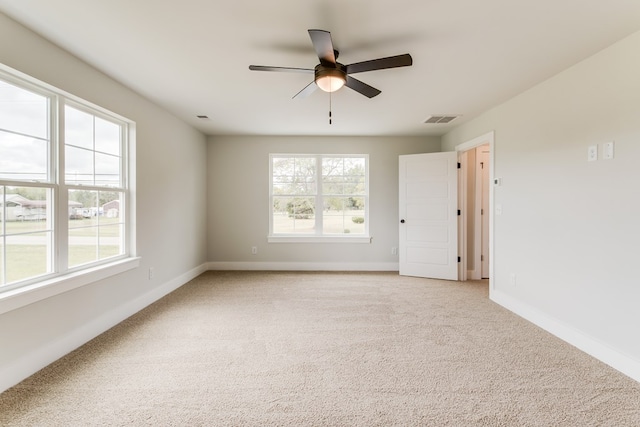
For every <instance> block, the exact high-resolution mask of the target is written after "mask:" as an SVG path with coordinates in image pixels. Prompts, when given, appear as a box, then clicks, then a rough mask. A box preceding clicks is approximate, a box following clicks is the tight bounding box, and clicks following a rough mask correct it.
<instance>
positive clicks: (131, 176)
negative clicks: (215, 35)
mask: <svg viewBox="0 0 640 427" xmlns="http://www.w3.org/2000/svg"><path fill="white" fill-rule="evenodd" d="M0 79H2V80H3V81H6V82H7V83H9V84H11V85H14V86H17V87H20V88H22V89H24V90H27V91H30V92H34V93H36V94H38V95H42V96H45V97H47V98H48V99H49V105H48V111H47V114H48V117H47V120H48V126H49V135H48V146H47V150H48V160H47V161H48V163H47V166H48V171H47V179H46V180H44V181H39V180H27V179H24V180H10V179H0V185H4V186H18V187H45V188H49V189H50V191H51V203H48V204H47V205H48V206H47V211H48V215H50V216H49V218H50V219H49V221H50V223H51V230H52V231H51V233H52V238H51V240H52V247H51V248H48V250H49V251H50V252H52V254H53V258H54V259H53V265H52V268H51V271H50V272H47V273H45V274H42V275H38V276H34V277H30V278H27V279H25V280H19V281H16V282H14V283H11V284H4V285H2V286H0V314H2V313H6V312H8V311H11V310H14V309H17V308H19V307H22V306H24V305H27V304H31V303H33V302H37V301H40V300H42V299H45V298H49V297H51V296H54V295H57V294H59V293H62V292H67V291H69V290H71V289H75V288H78V287H80V286H84V285H87V284H90V283H93V282H95V281H96V280H101V279H104V278H107V277H110V276H112V275H115V274H120V273H122V272H124V271H127V270H131V269H133V268H137V267H138V266H139V265H140V258H139V257H138V256H136V233H135V220H134V219H135V197H134V194H135V142H136V139H135V133H136V125H135V122H133V121H132V120H129V119H127V118H125V117H123V116H121V115H119V114H117V113H114V112H112V111H109V110H107V109H105V108H102V107H100V106H98V105H95V104H93V103H91V102H88V101H86V100H84V99H82V98H79V97H77V96H75V95H73V94H70V93H68V92H66V91H64V90H61V89H58V88H56V87H54V86H52V85H49V84H47V83H45V82H42V81H40V80H38V79H35V78H33V77H31V76H29V75H27V74H25V73H22V72H20V71H18V70H15V69H13V68H11V67H8V66H6V65H4V64H1V63H0ZM66 105H69V106H70V107H72V108H76V109H80V110H81V111H85V112H88V113H89V114H92V115H94V116H96V117H100V118H103V119H105V120H108V121H111V122H115V123H116V124H118V125H119V126H121V128H120V131H121V148H120V149H121V158H120V162H121V163H120V168H121V174H122V177H121V185H120V186H119V187H114V188H112V187H95V186H91V187H90V186H75V185H74V186H69V185H67V184H66V182H65V179H64V178H65V167H64V159H65V138H64V129H65V127H64V125H65V123H64V110H65V106H66ZM77 187H84V189H87V190H95V189H100V188H102V189H104V190H105V191H109V190H111V191H118V192H122V194H124V197H123V200H124V201H123V203H124V205H125V206H124V208H121V209H124V210H125V212H124V215H125V217H124V221H123V233H122V234H123V235H122V236H121V245H122V253H121V254H119V255H116V256H113V257H109V258H105V259H102V260H97V261H95V262H91V263H86V264H82V265H79V266H76V267H73V268H69V267H68V258H67V254H68V249H69V243H68V231H69V230H68V221H69V214H68V190H69V188H77ZM0 256H1V255H0Z"/></svg>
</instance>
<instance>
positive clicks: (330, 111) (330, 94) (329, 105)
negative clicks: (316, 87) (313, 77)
mask: <svg viewBox="0 0 640 427" xmlns="http://www.w3.org/2000/svg"><path fill="white" fill-rule="evenodd" d="M329 124H331V92H329Z"/></svg>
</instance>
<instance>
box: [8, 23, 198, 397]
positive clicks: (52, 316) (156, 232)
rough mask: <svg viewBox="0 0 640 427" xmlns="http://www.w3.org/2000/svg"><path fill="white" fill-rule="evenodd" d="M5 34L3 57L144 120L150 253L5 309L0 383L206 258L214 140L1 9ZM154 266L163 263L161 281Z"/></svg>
mask: <svg viewBox="0 0 640 427" xmlns="http://www.w3.org/2000/svg"><path fill="white" fill-rule="evenodd" d="M0 40H2V42H0V62H1V63H3V64H5V65H7V66H9V67H12V68H14V69H17V70H19V71H21V72H23V73H26V74H29V75H31V76H33V77H35V78H37V79H40V80H42V81H44V82H46V83H49V84H51V85H54V86H56V87H58V88H60V89H62V90H65V91H67V92H69V93H72V94H74V95H76V96H79V97H81V98H84V99H86V100H88V101H90V102H93V103H95V104H97V105H100V106H102V107H104V108H107V109H109V110H111V111H113V112H115V113H118V114H120V115H123V116H125V117H127V118H129V119H131V120H134V121H135V122H136V125H137V162H136V163H137V189H136V196H137V218H136V219H137V221H136V227H137V249H138V255H140V256H141V257H142V259H141V267H139V268H137V269H134V270H131V271H128V272H126V273H123V274H120V275H117V276H113V277H111V278H109V279H106V280H102V281H99V282H95V283H93V284H90V285H87V286H84V287H82V288H79V289H76V290H73V291H70V292H66V293H64V294H60V295H57V296H55V297H52V298H49V299H46V300H43V301H40V302H38V303H35V304H32V305H28V306H25V307H23V308H21V309H17V310H14V311H10V312H8V313H6V314H2V315H0V348H1V350H0V391H1V390H2V389H3V388H4V387H6V386H8V385H11V384H10V383H11V382H15V381H16V380H19V379H20V376H24V375H28V374H29V373H30V372H29V370H31V371H32V372H33V371H35V370H38V369H40V368H42V367H43V366H45V365H46V364H47V363H49V362H51V361H53V360H55V359H56V358H57V357H59V356H61V355H62V354H64V353H65V352H67V351H69V350H71V349H73V348H74V347H76V346H77V345H80V344H82V343H83V342H84V341H86V339H88V338H91V337H92V336H93V335H96V334H98V333H100V332H102V329H104V328H107V327H109V326H111V325H112V324H113V323H116V322H118V321H119V320H122V319H123V318H125V317H127V316H128V315H130V314H132V313H131V312H132V311H135V310H136V309H139V307H140V306H141V305H144V304H146V303H148V301H149V300H150V299H152V298H153V296H154V295H159V294H161V293H162V292H163V291H164V289H165V288H166V285H167V284H168V283H169V284H172V282H174V281H175V280H176V278H178V280H179V278H180V277H181V276H183V275H184V274H185V272H188V271H190V270H192V269H194V268H197V267H198V266H201V265H203V264H204V263H205V262H206V242H205V238H206V237H205V233H203V232H202V230H204V229H205V228H206V214H205V211H206V204H205V197H206V191H205V186H206V164H205V158H206V138H205V136H204V135H202V134H201V133H199V132H197V131H196V130H194V129H193V128H192V127H190V126H188V125H186V124H185V123H183V122H182V121H180V120H178V119H177V118H175V117H174V116H172V115H171V114H169V113H167V112H166V111H165V110H163V109H161V108H159V107H158V106H156V105H155V104H153V103H151V102H149V101H148V100H146V99H144V98H142V97H140V96H139V95H137V94H136V93H134V92H132V91H131V90H129V89H128V88H126V87H124V86H122V85H120V84H118V83H117V82H115V81H114V80H112V79H110V78H109V77H107V76H105V75H104V74H102V73H100V72H98V71H97V70H95V69H93V68H91V67H90V66H88V65H87V64H85V63H83V62H82V61H80V60H78V59H77V58H75V57H73V56H71V55H70V54H68V53H67V52H65V51H63V50H61V49H60V48H58V47H56V46H54V45H53V44H51V43H49V42H48V41H46V40H44V39H42V38H41V37H39V36H37V35H36V34H34V33H32V32H31V31H29V30H27V29H25V28H24V27H22V26H20V25H19V24H17V23H15V22H14V21H12V20H10V19H9V18H7V17H6V16H5V15H2V14H0ZM9 41H10V42H9ZM149 267H154V268H155V278H154V279H153V280H149V279H148V269H149ZM172 285H175V283H173V284H172Z"/></svg>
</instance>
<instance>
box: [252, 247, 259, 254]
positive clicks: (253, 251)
mask: <svg viewBox="0 0 640 427" xmlns="http://www.w3.org/2000/svg"><path fill="white" fill-rule="evenodd" d="M251 253H252V254H253V255H257V254H258V247H257V246H251Z"/></svg>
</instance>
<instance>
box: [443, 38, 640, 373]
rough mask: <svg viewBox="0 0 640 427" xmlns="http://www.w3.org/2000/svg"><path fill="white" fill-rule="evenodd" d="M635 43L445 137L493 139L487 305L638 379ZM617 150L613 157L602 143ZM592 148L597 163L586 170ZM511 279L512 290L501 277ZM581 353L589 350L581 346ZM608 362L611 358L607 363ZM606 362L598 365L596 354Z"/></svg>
mask: <svg viewBox="0 0 640 427" xmlns="http://www.w3.org/2000/svg"><path fill="white" fill-rule="evenodd" d="M638 52H640V33H636V34H634V35H632V36H630V37H628V38H626V39H624V40H622V41H620V42H618V43H616V44H614V45H613V46H611V47H609V48H607V49H605V50H603V51H601V52H600V53H598V54H596V55H595V56H593V57H591V58H589V59H587V60H585V61H583V62H581V63H579V64H577V65H576V66H574V67H572V68H570V69H568V70H566V71H564V72H562V73H560V74H559V75H557V76H555V77H553V78H551V79H549V80H548V81H546V82H544V83H542V84H539V85H537V86H535V87H534V88H532V89H530V90H528V91H527V92H525V93H523V94H521V95H519V96H517V97H516V98H514V99H512V100H510V101H508V102H506V103H505V104H503V105H500V106H498V107H496V108H494V109H492V110H490V111H488V112H486V113H485V114H483V115H481V116H480V117H478V118H477V119H475V120H473V121H471V122H469V123H468V124H465V125H463V126H461V127H459V128H457V129H455V130H453V131H452V132H450V133H449V134H447V135H445V136H444V137H443V141H442V142H443V150H452V149H454V147H455V146H456V145H458V144H460V143H462V142H464V141H467V140H470V139H472V138H474V137H476V136H479V135H482V134H484V133H486V132H489V131H495V147H494V148H495V176H496V177H501V178H502V182H503V184H502V186H500V187H496V188H495V193H494V194H495V204H496V205H501V206H502V212H503V214H502V215H501V216H494V219H495V234H494V251H495V252H494V254H495V257H494V260H495V270H494V277H493V279H494V282H493V283H494V287H495V289H494V290H495V292H494V294H493V295H494V297H497V298H500V299H501V300H502V301H506V302H509V304H510V305H511V308H517V309H518V310H520V311H521V312H523V313H525V312H526V313H528V314H529V315H530V317H534V318H536V319H537V320H538V323H539V324H544V323H545V322H547V324H550V325H555V326H554V327H555V329H556V330H557V331H564V332H563V333H565V334H566V335H573V341H574V343H577V342H579V341H580V340H581V339H582V340H584V341H585V342H586V343H588V345H586V347H592V350H593V351H592V353H597V352H601V353H602V354H605V358H606V357H608V358H609V361H611V359H612V358H614V359H615V355H616V354H617V355H619V356H621V357H622V358H623V359H624V360H625V363H626V365H627V367H628V368H629V369H628V370H627V373H629V372H631V373H632V374H633V373H635V375H636V376H635V378H640V340H639V339H638V325H640V310H639V309H638V302H639V301H640V285H639V283H640V282H639V281H638V277H637V276H638V271H637V264H638V260H637V259H638V254H639V253H640V252H639V251H638V241H639V239H640V220H639V219H640V199H639V198H638V194H640V193H639V190H638V185H639V183H640V168H638V159H640V78H638V76H640V55H639V54H638ZM607 141H615V159H613V160H602V144H603V143H604V142H607ZM595 144H598V146H599V155H600V158H599V160H598V161H596V162H587V148H588V147H589V146H590V145H595ZM512 274H515V275H516V283H515V285H512V284H511V280H510V278H511V275H512ZM589 343H590V344H589ZM614 353H615V354H614ZM606 354H608V356H607V355H606Z"/></svg>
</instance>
